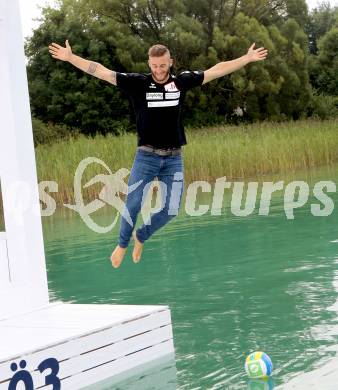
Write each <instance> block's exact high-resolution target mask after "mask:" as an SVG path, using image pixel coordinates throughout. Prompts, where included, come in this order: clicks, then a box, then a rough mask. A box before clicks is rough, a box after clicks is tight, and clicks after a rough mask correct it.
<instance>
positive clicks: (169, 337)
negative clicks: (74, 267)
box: [0, 302, 174, 390]
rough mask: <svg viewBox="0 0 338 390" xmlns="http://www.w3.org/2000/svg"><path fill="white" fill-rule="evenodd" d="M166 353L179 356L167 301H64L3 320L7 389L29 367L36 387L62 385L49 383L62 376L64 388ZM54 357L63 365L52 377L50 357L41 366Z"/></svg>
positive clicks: (1, 358)
mask: <svg viewBox="0 0 338 390" xmlns="http://www.w3.org/2000/svg"><path fill="white" fill-rule="evenodd" d="M165 356H172V357H173V356H174V345H173V334H172V325H171V316H170V310H169V309H168V307H167V306H139V305H137V306H136V305H135V306H134V305H101V304H100V305H94V304H91V305H82V304H64V303H61V302H60V303H54V304H50V305H48V306H47V307H45V308H42V309H40V310H35V311H33V312H31V313H29V314H21V315H18V316H15V317H12V318H10V319H4V320H2V321H0V388H3V389H7V388H8V386H9V384H10V382H11V381H12V385H13V384H14V382H15V381H16V380H17V378H15V375H18V373H19V372H23V371H26V372H27V373H26V377H27V375H28V376H31V378H32V381H33V384H34V389H36V388H43V389H57V388H58V387H53V386H52V385H48V386H46V378H47V383H48V380H49V379H52V380H54V382H55V383H56V382H57V381H58V380H60V382H61V386H60V388H61V389H71V390H76V389H81V388H84V387H87V386H89V385H91V384H94V383H97V382H98V381H102V380H104V379H106V378H111V377H114V376H117V375H119V374H121V373H123V372H126V371H127V370H131V369H133V368H135V367H137V366H141V365H144V364H146V363H149V362H152V361H155V360H156V359H159V358H161V357H162V358H163V357H165ZM51 358H53V359H56V360H57V364H56V366H58V367H59V370H58V372H57V370H56V372H55V375H54V374H53V375H54V376H53V375H52V377H51V376H50V373H51V370H50V369H49V368H47V367H49V366H50V361H47V363H46V362H45V364H46V366H45V367H42V368H45V369H44V370H42V368H41V369H40V370H38V366H39V365H40V364H41V363H43V362H44V361H45V360H46V359H51ZM23 360H24V361H25V362H26V364H27V366H26V367H23V365H24V364H23V363H22V361H23ZM20 362H21V365H20ZM13 363H15V364H16V367H17V369H16V370H15V371H14V370H13V368H15V367H13V365H12V364H13ZM40 371H42V372H40ZM28 372H29V374H28ZM53 378H54V379H53ZM14 388H15V387H14ZM18 388H19V387H18ZM23 388H24V387H23ZM96 388H99V387H96ZM28 389H29V387H27V390H28Z"/></svg>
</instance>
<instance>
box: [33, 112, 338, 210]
mask: <svg viewBox="0 0 338 390" xmlns="http://www.w3.org/2000/svg"><path fill="white" fill-rule="evenodd" d="M187 138H188V145H187V146H185V147H184V166H185V180H186V184H189V183H190V182H192V181H195V180H210V181H213V180H215V179H216V178H218V177H222V176H226V177H227V178H228V179H229V180H230V179H232V180H233V179H238V178H250V177H260V176H263V175H268V174H274V173H281V174H284V173H285V174H287V173H290V172H295V171H297V170H301V169H310V168H314V167H318V166H322V165H331V164H334V163H335V162H337V161H338V119H331V120H326V121H320V120H318V121H317V120H303V121H297V122H282V123H271V122H266V123H265V122H264V123H259V124H253V125H243V126H219V127H210V128H203V129H188V130H187ZM135 149H136V136H135V134H124V135H121V136H110V135H109V136H102V135H97V136H95V137H93V138H88V137H85V136H83V135H81V136H79V137H77V138H70V139H68V140H67V141H65V140H64V141H60V142H56V143H54V144H52V145H38V146H37V148H36V160H37V171H38V178H39V182H41V181H44V180H53V181H56V182H57V183H58V186H59V187H58V193H56V194H55V195H53V198H54V199H55V200H56V201H57V202H60V203H64V202H70V201H72V200H73V191H74V186H73V185H74V183H73V181H74V174H75V170H76V168H77V166H78V164H79V163H80V161H81V160H82V159H84V158H86V157H96V158H99V159H101V160H102V161H104V162H105V163H106V164H107V165H108V167H109V168H110V169H111V171H112V172H115V171H117V170H118V169H120V168H122V167H125V168H128V169H130V168H131V166H132V162H133V158H134V154H135ZM99 173H101V174H102V173H103V174H108V172H107V171H106V170H105V168H104V167H102V166H100V165H98V164H92V165H91V166H90V167H88V169H87V170H86V173H85V175H84V177H83V181H82V183H83V184H85V183H86V182H87V181H88V180H90V179H91V178H92V177H93V176H94V175H96V174H99ZM99 187H100V185H97V186H92V187H90V188H88V189H87V190H86V193H85V198H86V199H90V198H92V197H97V190H98V188H99Z"/></svg>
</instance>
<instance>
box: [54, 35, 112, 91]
mask: <svg viewBox="0 0 338 390" xmlns="http://www.w3.org/2000/svg"><path fill="white" fill-rule="evenodd" d="M49 52H50V54H51V55H52V57H53V58H56V59H58V60H61V61H68V62H69V63H71V64H72V65H74V66H76V67H77V68H79V69H81V70H83V71H84V72H86V73H89V74H91V75H93V76H95V77H97V78H99V79H101V80H105V81H108V83H111V84H113V85H116V72H114V71H113V70H110V69H108V68H106V67H104V66H103V65H101V64H99V63H97V62H93V61H88V60H85V59H84V58H81V57H79V56H77V55H75V54H73V53H72V48H71V47H70V45H69V43H68V40H67V41H66V47H62V46H60V45H58V44H57V43H52V44H51V45H49Z"/></svg>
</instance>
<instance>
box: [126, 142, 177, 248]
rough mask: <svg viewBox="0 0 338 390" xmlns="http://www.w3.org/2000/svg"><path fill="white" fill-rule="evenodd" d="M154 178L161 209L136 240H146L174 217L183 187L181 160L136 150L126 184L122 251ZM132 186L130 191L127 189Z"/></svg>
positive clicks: (145, 225)
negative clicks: (158, 189)
mask: <svg viewBox="0 0 338 390" xmlns="http://www.w3.org/2000/svg"><path fill="white" fill-rule="evenodd" d="M156 177H157V178H158V180H159V186H160V188H161V208H160V210H159V211H158V212H156V213H154V214H152V215H151V216H150V219H149V220H148V221H146V222H145V223H144V224H143V225H142V226H141V227H140V228H139V229H137V230H136V237H137V239H138V240H139V241H140V242H142V243H143V242H144V241H146V240H148V238H149V237H150V236H151V235H152V234H154V233H155V232H156V230H158V229H160V228H161V227H162V226H164V225H165V224H166V223H168V222H169V221H170V220H171V219H172V218H174V217H175V216H176V215H177V214H178V210H179V207H180V204H181V200H182V194H183V185H184V179H183V160H182V156H181V155H178V156H159V155H157V154H155V153H153V152H147V151H144V150H139V149H138V150H137V152H136V156H135V159H134V163H133V167H132V169H131V173H130V177H129V181H128V194H127V199H126V206H125V209H124V213H123V214H122V218H121V225H120V238H119V245H120V247H122V248H126V247H127V246H128V244H129V241H130V237H131V234H132V232H133V230H134V227H135V224H136V220H137V215H138V213H139V212H140V210H141V207H142V205H143V203H144V200H145V198H146V194H147V192H148V190H149V187H150V185H151V183H152V181H153V180H154V179H155V178H156ZM132 186H134V188H131V187H132Z"/></svg>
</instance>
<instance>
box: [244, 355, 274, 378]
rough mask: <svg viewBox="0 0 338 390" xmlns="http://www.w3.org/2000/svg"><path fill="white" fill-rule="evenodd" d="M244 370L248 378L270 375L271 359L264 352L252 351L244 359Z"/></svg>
mask: <svg viewBox="0 0 338 390" xmlns="http://www.w3.org/2000/svg"><path fill="white" fill-rule="evenodd" d="M245 371H246V373H247V374H248V376H249V377H250V378H266V377H268V376H269V375H271V372H272V361H271V359H270V358H269V356H268V355H267V354H266V353H264V352H260V351H257V352H253V353H251V354H250V355H248V356H247V358H246V359H245Z"/></svg>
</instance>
